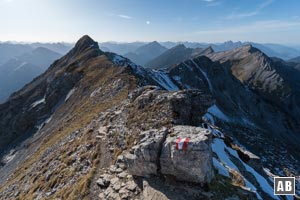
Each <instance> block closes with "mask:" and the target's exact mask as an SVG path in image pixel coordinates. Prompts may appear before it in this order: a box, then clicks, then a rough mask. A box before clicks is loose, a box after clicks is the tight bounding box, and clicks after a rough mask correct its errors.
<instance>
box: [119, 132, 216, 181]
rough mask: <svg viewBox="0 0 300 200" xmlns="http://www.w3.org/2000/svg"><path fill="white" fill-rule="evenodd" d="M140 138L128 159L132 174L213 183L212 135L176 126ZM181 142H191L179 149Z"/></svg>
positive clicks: (126, 157) (148, 133) (127, 155)
mask: <svg viewBox="0 0 300 200" xmlns="http://www.w3.org/2000/svg"><path fill="white" fill-rule="evenodd" d="M141 135H144V137H143V139H142V140H141V141H140V143H139V144H138V145H136V146H134V147H133V149H134V151H133V153H128V154H126V155H125V162H126V164H127V169H128V171H129V173H130V174H132V175H136V176H142V177H148V176H150V175H171V176H173V177H175V178H176V179H177V180H180V181H187V182H194V183H201V184H204V183H209V182H210V181H211V180H212V178H213V175H214V173H213V165H212V151H211V142H212V134H211V132H210V131H208V130H206V129H203V128H199V127H193V126H175V127H173V128H170V129H166V128H163V129H160V130H157V129H153V130H149V131H145V132H143V133H141ZM178 138H189V142H188V143H186V144H177V145H176V141H179V140H178ZM187 141H188V140H187ZM176 146H177V147H178V146H179V148H176Z"/></svg>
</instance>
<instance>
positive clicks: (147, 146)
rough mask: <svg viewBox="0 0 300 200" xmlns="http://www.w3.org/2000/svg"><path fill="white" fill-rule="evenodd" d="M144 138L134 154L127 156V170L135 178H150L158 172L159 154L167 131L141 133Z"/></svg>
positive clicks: (135, 147)
mask: <svg viewBox="0 0 300 200" xmlns="http://www.w3.org/2000/svg"><path fill="white" fill-rule="evenodd" d="M141 134H142V135H144V138H143V139H142V140H141V141H140V144H138V145H136V146H134V147H133V149H134V154H126V155H125V161H126V163H127V165H128V166H127V170H128V171H129V173H130V174H132V175H135V176H143V177H148V176H149V175H155V174H157V171H158V163H157V162H159V160H158V159H159V157H158V155H159V153H160V149H161V145H162V143H163V141H164V138H165V135H166V129H163V130H157V129H153V130H149V131H145V132H143V133H141Z"/></svg>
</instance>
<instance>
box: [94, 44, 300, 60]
mask: <svg viewBox="0 0 300 200" xmlns="http://www.w3.org/2000/svg"><path fill="white" fill-rule="evenodd" d="M146 44H147V43H144V42H134V43H114V42H106V43H100V48H101V49H103V50H104V51H111V52H115V53H118V54H120V55H124V56H126V55H127V56H128V55H129V57H130V56H133V55H134V53H135V51H136V50H137V49H138V48H139V47H141V46H144V45H146ZM160 44H161V45H162V46H164V47H166V48H168V49H170V48H173V47H175V46H177V45H179V44H183V45H184V46H185V47H187V48H203V49H205V48H208V47H209V46H211V47H212V48H213V50H214V51H216V52H218V51H228V50H231V49H234V48H238V47H241V46H243V45H247V44H251V45H252V46H253V47H256V48H258V49H260V50H261V51H262V52H263V53H265V54H266V55H268V56H269V57H278V58H281V59H284V60H289V59H292V58H294V57H297V56H299V55H300V48H296V47H289V46H285V45H280V44H260V43H254V42H233V41H227V42H224V43H198V42H160ZM132 58H133V57H132ZM148 61H150V60H148Z"/></svg>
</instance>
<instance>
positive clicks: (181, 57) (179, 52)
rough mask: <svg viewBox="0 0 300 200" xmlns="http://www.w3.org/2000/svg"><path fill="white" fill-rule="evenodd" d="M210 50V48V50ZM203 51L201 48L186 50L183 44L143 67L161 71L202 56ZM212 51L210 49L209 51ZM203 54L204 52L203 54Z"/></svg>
mask: <svg viewBox="0 0 300 200" xmlns="http://www.w3.org/2000/svg"><path fill="white" fill-rule="evenodd" d="M210 49H211V48H210ZM204 50H205V49H202V48H195V49H192V48H187V47H185V46H184V45H183V44H179V45H177V46H175V47H173V48H171V49H169V50H167V51H166V52H164V53H163V54H161V55H159V56H158V57H156V58H154V59H153V60H150V61H149V62H147V63H146V64H145V67H148V68H151V69H163V68H168V67H171V66H172V65H175V64H178V63H180V62H183V61H185V60H188V59H192V58H193V57H196V56H200V55H202V54H201V53H202V52H204ZM211 50H212V49H211ZM204 53H205V52H204Z"/></svg>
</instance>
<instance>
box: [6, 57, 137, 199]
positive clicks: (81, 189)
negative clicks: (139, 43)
mask: <svg viewBox="0 0 300 200" xmlns="http://www.w3.org/2000/svg"><path fill="white" fill-rule="evenodd" d="M99 62H102V63H103V66H98V65H99V64H98V63H99ZM76 70H77V71H83V73H85V76H84V79H83V80H82V81H81V83H80V84H81V85H84V86H86V87H87V88H89V87H90V88H89V90H90V91H93V90H94V89H96V88H97V87H99V86H105V85H107V83H109V82H112V81H113V80H114V78H121V79H122V80H123V81H125V83H126V87H123V88H122V89H121V90H120V91H118V92H117V93H116V95H115V96H113V97H112V98H111V99H104V100H103V101H101V102H98V103H97V104H96V105H95V104H94V103H93V102H92V99H91V98H90V97H89V96H86V97H82V99H81V101H80V102H79V103H78V102H75V103H77V104H75V103H73V104H74V105H73V104H72V107H71V112H70V108H66V110H63V109H60V110H59V111H58V112H69V115H72V116H73V117H72V120H69V121H68V122H65V121H62V122H61V123H60V126H58V127H57V128H56V129H55V130H53V131H52V132H51V135H48V136H47V137H45V138H44V139H43V141H42V142H41V144H42V145H40V146H39V148H38V149H37V151H36V152H35V153H34V154H33V155H32V156H31V157H30V158H29V159H27V160H26V161H25V162H24V163H23V164H22V165H21V166H20V167H19V168H18V169H17V170H16V171H15V173H14V174H13V176H12V177H11V178H10V180H8V181H7V182H6V184H5V185H3V186H2V187H1V188H0V192H3V190H4V189H5V188H6V187H8V186H9V185H12V184H13V183H19V184H22V183H23V184H24V183H25V181H28V182H29V183H30V190H28V191H22V192H21V194H20V195H19V197H18V198H16V199H34V198H35V197H36V195H37V193H36V192H37V191H39V190H41V191H44V192H46V191H49V190H50V189H52V188H53V187H55V186H57V185H59V184H61V183H63V182H64V181H65V180H66V179H67V178H69V177H72V176H74V174H75V173H76V172H75V170H73V169H72V168H70V167H68V166H69V165H71V163H72V158H70V155H71V154H72V151H74V150H75V149H76V148H77V147H78V146H79V145H80V144H81V143H84V142H86V141H89V142H91V143H93V145H95V143H96V141H95V140H94V141H92V140H90V139H91V138H87V137H88V136H89V135H90V133H89V132H87V133H85V134H84V135H85V137H84V138H82V139H80V140H75V141H73V142H72V144H70V146H68V147H66V148H63V149H60V152H58V154H59V155H61V163H60V164H59V165H58V166H57V169H56V170H54V172H53V174H52V175H51V177H50V179H49V180H47V181H45V180H44V176H43V175H44V174H45V172H46V171H47V170H48V166H49V165H50V163H51V162H52V160H54V159H55V158H54V157H51V158H50V159H49V160H48V162H47V163H46V164H43V165H42V169H41V170H40V171H39V172H31V171H30V169H32V166H34V165H35V164H36V163H38V162H39V160H40V158H41V157H42V155H43V154H44V152H45V151H46V150H47V149H48V148H49V147H52V146H53V145H54V144H56V143H58V142H59V141H61V140H62V139H63V138H65V137H66V136H68V135H69V134H70V133H72V132H74V131H76V130H78V129H80V128H83V127H86V126H87V125H88V124H89V123H90V122H91V121H92V120H93V119H94V118H96V117H97V116H98V115H99V113H101V112H103V111H105V110H107V109H109V108H111V107H112V106H114V105H117V104H119V103H121V102H122V101H123V100H124V99H126V98H127V96H128V93H129V88H132V87H135V86H134V85H135V80H134V79H133V78H132V77H129V76H128V75H126V74H118V75H116V73H118V72H119V71H120V68H119V67H112V64H111V63H110V62H108V61H107V60H106V58H104V57H100V58H97V59H94V60H92V61H91V62H89V65H88V66H85V68H84V67H82V68H78V69H76ZM95 70H96V71H97V72H96V71H95ZM98 70H100V72H99V71H98ZM115 76H117V77H115ZM92 86H93V87H92ZM69 102H71V101H69ZM97 148H98V147H97ZM118 154H119V152H116V153H115V155H116V156H117V155H118ZM80 156H81V159H90V160H91V161H92V163H93V166H92V169H91V170H90V171H89V173H88V174H87V175H85V176H83V177H81V178H80V179H79V180H78V181H77V183H76V184H75V185H72V186H67V187H65V188H63V189H61V190H60V191H58V192H57V194H55V196H56V197H58V198H62V199H84V198H86V196H87V194H88V191H89V186H90V183H91V180H92V178H93V174H94V173H95V169H96V166H97V165H98V164H99V162H100V161H99V153H91V154H84V155H80ZM31 174H34V175H35V176H32V175H31ZM61 176H62V177H61Z"/></svg>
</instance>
